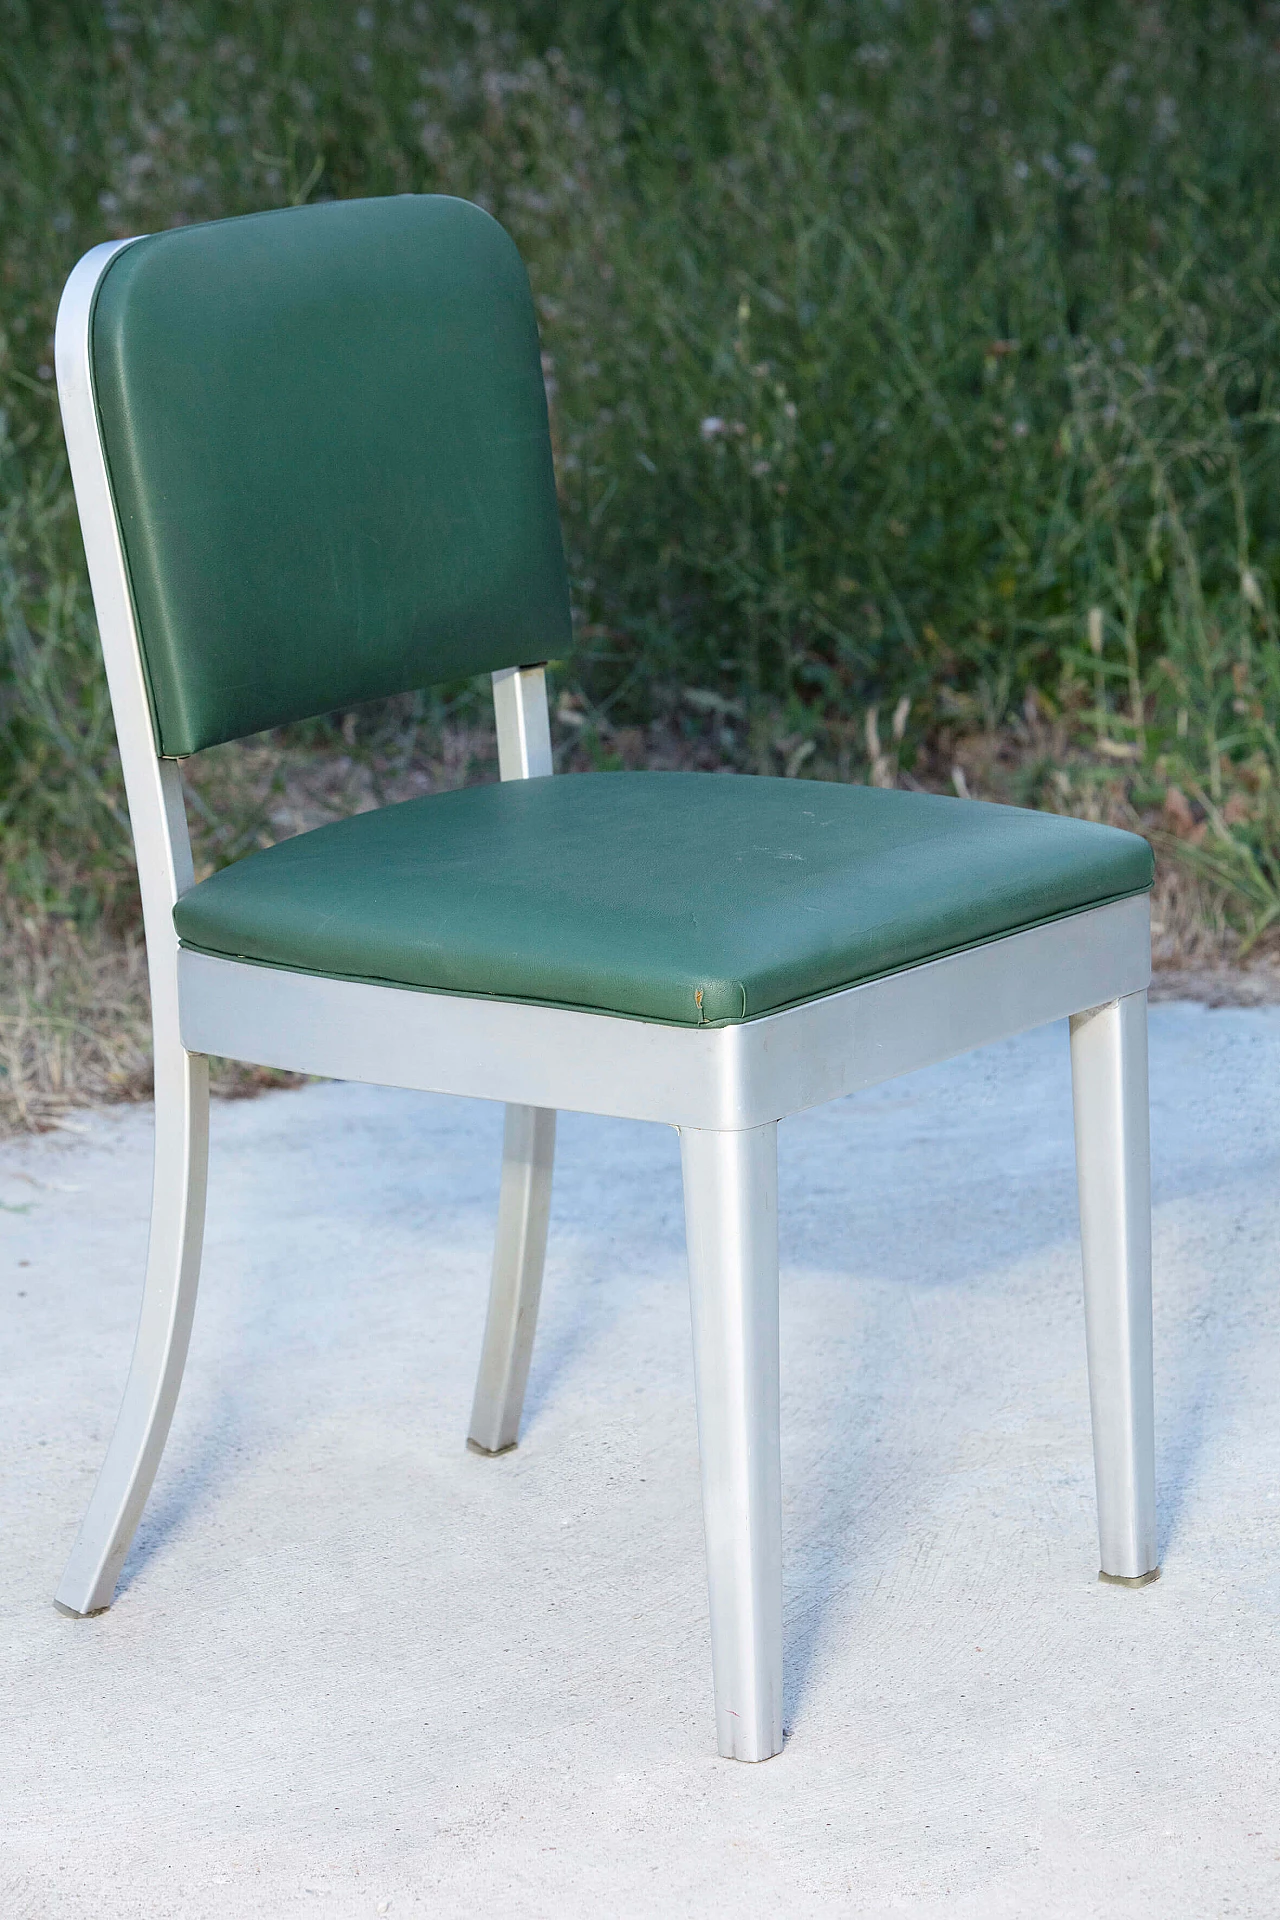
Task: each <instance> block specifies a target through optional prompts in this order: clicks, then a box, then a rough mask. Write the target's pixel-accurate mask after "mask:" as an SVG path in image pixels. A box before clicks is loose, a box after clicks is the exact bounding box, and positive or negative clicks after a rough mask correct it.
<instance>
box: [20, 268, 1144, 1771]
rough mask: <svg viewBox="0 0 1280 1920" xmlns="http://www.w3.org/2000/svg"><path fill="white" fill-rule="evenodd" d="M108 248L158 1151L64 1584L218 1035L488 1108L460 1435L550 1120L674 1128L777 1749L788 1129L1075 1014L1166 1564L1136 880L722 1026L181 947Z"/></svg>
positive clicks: (72, 371)
mask: <svg viewBox="0 0 1280 1920" xmlns="http://www.w3.org/2000/svg"><path fill="white" fill-rule="evenodd" d="M130 244H131V242H129V241H116V242H108V243H106V244H104V245H103V246H100V247H95V248H94V249H93V250H92V251H91V252H90V253H88V254H86V255H85V257H84V258H83V259H82V260H81V261H80V263H79V264H78V265H77V266H76V268H75V269H74V271H73V272H72V274H71V276H70V279H69V280H68V282H67V286H66V289H65V291H64V294H63V298H62V303H61V306H60V308H59V313H58V325H57V335H56V345H55V358H56V362H57V373H58V390H59V396H60V399H61V404H62V412H63V421H64V425H65V429H66V437H67V446H68V453H69V457H70V463H71V473H72V479H73V482H74V485H75V492H76V501H77V505H78V508H79V512H80V520H81V526H82V529H83V533H84V542H85V551H86V555H87V558H88V563H89V575H90V581H91V584H92V588H93V596H94V605H95V608H96V611H97V616H98V625H99V631H100V634H101V639H102V649H103V656H104V660H105V664H106V671H107V680H108V685H109V688H110V693H111V701H112V707H113V709H114V713H115V720H116V730H117V735H118V738H119V743H120V754H121V759H122V762H123V767H124V778H125V789H126V793H127V797H128V803H129V813H130V819H131V823H132V827H133V834H134V842H135V847H136V851H137V862H138V877H139V884H140V888H141V894H142V907H143V919H144V926H145V931H146V940H147V963H148V971H149V976H150V981H151V993H152V1008H153V1023H154V1033H155V1059H156V1164H155V1182H154V1189H153V1196H152V1225H151V1237H150V1242H149V1247H148V1255H147V1271H146V1279H145V1283H144V1290H143V1304H142V1314H141V1320H140V1323H139V1332H138V1338H137V1342H136V1345H135V1349H134V1354H133V1359H132V1362H131V1366H130V1372H129V1378H128V1382H127V1385H126V1390H125V1399H124V1404H123V1406H122V1409H121V1413H120V1417H119V1420H118V1422H117V1425H116V1429H115V1432H114V1434H113V1436H112V1440H111V1443H110V1446H109V1449H108V1453H107V1457H106V1461H105V1464H104V1466H103V1469H102V1473H101V1475H100V1478H99V1480H98V1484H97V1486H96V1488H95V1491H94V1494H93V1496H92V1499H91V1501H90V1505H89V1510H88V1513H87V1514H86V1516H85V1520H84V1523H83V1525H82V1527H81V1529H80V1534H79V1536H78V1538H77V1541H76V1544H75V1547H74V1549H73V1552H72V1555H71V1559H70V1561H69V1563H68V1566H67V1570H66V1573H65V1574H64V1576H63V1580H62V1582H61V1584H60V1586H59V1588H58V1593H57V1602H56V1604H58V1605H59V1606H60V1607H61V1609H62V1610H63V1611H64V1612H67V1613H71V1614H74V1615H77V1616H84V1615H88V1614H92V1613H96V1612H101V1611H102V1610H103V1609H104V1608H106V1607H107V1606H109V1605H110V1602H111V1598H112V1595H113V1593H114V1590H115V1584H116V1581H117V1579H118V1577H119V1573H120V1569H121V1567H122V1565H123V1563H124V1559H125V1556H126V1554H127V1552H128V1549H129V1545H130V1542H131V1540H132V1537H133V1532H134V1529H135V1527H136V1525H137V1522H138V1519H139V1517H140V1515H141V1512H142V1508H143V1506H144V1504H145V1501H146V1497H147V1494H148V1492H149V1490H150V1486H151V1483H152V1480H153V1478H154V1474H155V1471H156V1468H157V1466H158V1464H159V1460H160V1456H161V1453H162V1451H163V1448H164V1443H165V1439H166V1437H167V1434H168V1428H169V1422H170V1419H171V1417H172V1413H173V1407H174V1403H175V1401H176V1398H177V1393H178V1388H179V1385H180V1382H181V1376H182V1369H183V1364H184V1362H185V1358H186V1351H187V1343H188V1338H189V1334H190V1327H191V1316H192V1312H193V1309H194V1303H195V1290H196V1282H197V1278H198V1272H199V1263H200V1247H201V1239H202V1234H203V1221H204V1193H205V1173H206V1166H207V1139H208V1076H207V1056H208V1055H209V1054H211V1053H216V1054H221V1055H225V1056H229V1057H233V1058H238V1059H242V1060H247V1061H253V1062H257V1063H260V1064H262V1065H267V1066H273V1067H280V1068H291V1069H294V1070H297V1071H301V1072H305V1073H312V1074H318V1075H323V1076H325V1077H330V1078H337V1079H352V1080H366V1081H374V1082H378V1083H381V1084H385V1085H389V1086H407V1087H415V1088H422V1089H427V1090H432V1091H438V1092H444V1093H454V1094H466V1095H471V1096H473V1097H477V1098H480V1099H491V1100H501V1101H503V1102H505V1103H506V1106H507V1119H506V1129H505V1137H504V1151H503V1174H502V1188H501V1194H500V1199H499V1210H498V1232H497V1239H496V1245H495V1257H494V1271H493V1279H492V1284H491V1291H490V1303H489V1315H488V1321H487V1324H486V1330H485V1338H484V1349H483V1354H482V1359H481V1367H480V1376H479V1380H478V1382H477V1388H476V1399H475V1406H474V1408H473V1413H472V1419H471V1428H470V1444H471V1445H472V1446H473V1447H474V1448H475V1449H476V1450H477V1451H481V1452H486V1453H496V1452H502V1451H505V1450H506V1449H507V1448H509V1447H510V1446H511V1445H513V1444H514V1443H515V1439H516V1435H517V1430H518V1425H519V1417H520V1408H521V1403H522V1400H523V1393H524V1382H525V1379H526V1377H527V1373H528V1367H529V1356H530V1352H531V1348H532V1340H533V1333H534V1325H535V1321H536V1314H537V1304H538V1293H539V1289H540V1286H541V1278H542V1267H543V1257H544V1251H545V1245H546V1229H547V1213H548V1208H549V1203H550V1191H551V1175H552V1161H553V1156H554V1140H555V1114H556V1110H557V1109H558V1108H576V1109H579V1110H583V1111H587V1112H593V1113H600V1114H619V1115H625V1116H627V1117H630V1118H633V1119H641V1120H652V1121H661V1122H665V1123H667V1124H670V1125H674V1126H676V1127H677V1128H679V1129H680V1132H681V1151H682V1165H683V1172H684V1186H685V1208H686V1226H687V1239H688V1248H689V1273H690V1299H691V1311H692V1320H693V1337H694V1355H695V1374H696V1388H697V1401H698V1428H699V1446H700V1453H701V1459H702V1483H703V1506H704V1521H705V1527H706V1535H707V1551H708V1586H709V1599H710V1612H711V1644H712V1665H713V1673H714V1691H715V1698H716V1720H717V1740H718V1745H719V1749H720V1752H721V1753H722V1754H725V1755H727V1756H729V1757H733V1758H737V1759H744V1760H761V1759H767V1758H769V1757H770V1755H772V1754H775V1753H777V1752H778V1751H780V1749H781V1744H782V1613H781V1567H782V1527H781V1485H780V1475H779V1468H778V1319H777V1312H778V1307H777V1293H778V1257H777V1155H776V1132H777V1125H776V1123H777V1121H778V1120H779V1119H781V1118H783V1117H785V1116H786V1115H788V1114H791V1113H795V1112H798V1111H800V1110H801V1109H803V1108H805V1107H809V1106H813V1105H816V1104H818V1103H820V1102H822V1101H825V1100H830V1099H834V1098H836V1097H838V1096H839V1095H841V1094H845V1093H849V1092H852V1091H854V1090H856V1089H858V1088H861V1087H867V1086H871V1085H874V1084H875V1083H876V1082H878V1081H882V1080H886V1079H891V1078H894V1077H896V1076H897V1075H899V1074H903V1073H907V1072H910V1071H912V1070H914V1069H915V1068H917V1067H922V1066H926V1065H929V1064H932V1063H934V1062H937V1061H940V1060H945V1059H947V1058H950V1057H952V1056H953V1055H955V1054H958V1053H962V1052H966V1051H968V1050H969V1049H971V1048H973V1047H977V1046H981V1045H983V1044H985V1043H986V1042H988V1041H991V1040H995V1039H999V1038H1003V1037H1006V1036H1008V1035H1011V1034H1015V1033H1019V1032H1022V1031H1024V1030H1025V1029H1027V1028H1029V1027H1034V1026H1038V1025H1041V1024H1043V1023H1045V1022H1047V1021H1051V1020H1055V1019H1060V1018H1063V1017H1065V1016H1071V1021H1072V1025H1071V1033H1072V1042H1071V1052H1072V1072H1073V1086H1074V1098H1075V1114H1076V1136H1077V1166H1078V1174H1079V1181H1080V1195H1081V1219H1082V1249H1083V1262H1084V1272H1085V1300H1086V1320H1087V1349H1088V1358H1089V1375H1090V1393H1091V1410H1092V1420H1093V1432H1094V1449H1095V1463H1096V1473H1097V1486H1098V1508H1099V1527H1100V1547H1101V1560H1102V1574H1103V1577H1104V1578H1108V1579H1112V1580H1116V1581H1120V1582H1122V1583H1129V1584H1140V1583H1143V1582H1145V1581H1146V1580H1148V1579H1151V1578H1154V1577H1155V1571H1156V1557H1155V1524H1154V1513H1155V1507H1154V1437H1153V1413H1152V1386H1151V1285H1150V1187H1149V1168H1148V1145H1147V1095H1146V1024H1145V1022H1146V987H1147V984H1148V982H1149V979H1150V971H1151V962H1150V935H1149V914H1148V906H1147V902H1146V900H1145V899H1144V898H1140V899H1130V900H1123V901H1119V902H1115V903H1113V904H1110V905H1107V906H1102V907H1096V908H1092V909H1089V910H1088V911H1085V912H1081V913H1076V914H1071V915H1068V916H1066V917H1064V918H1062V919H1060V920H1056V921H1053V922H1050V923H1047V924H1044V925H1041V926H1036V927H1032V928H1028V929H1025V930H1024V931H1022V932H1019V933H1014V934H1010V935H1007V936H1005V937H1003V938H1001V939H997V940H992V941H989V942H987V943H985V944H983V945H980V946H976V947H972V948H968V949H966V950H964V951H962V952H959V953H955V954H952V955H949V956H946V957H944V958H941V959H937V960H932V961H928V962H926V963H923V964H921V965H918V966H913V967H909V968H905V969H903V970H901V971H900V972H897V973H894V974H890V975H888V976H886V977H884V978H882V979H877V980H872V981H868V982H865V983H863V984H861V985H859V986H855V987H850V988H846V989H844V990H843V991H840V992H837V993H831V994H828V995H826V996H824V997H823V998H821V999H817V1000H813V1001H809V1002H806V1003H804V1004H803V1005H800V1006H796V1007H791V1008H787V1009H784V1010H782V1011H781V1012H777V1013H772V1014H768V1015H765V1016H763V1017H761V1018H758V1019H755V1020H751V1021H746V1022H743V1023H741V1024H739V1025H735V1026H730V1027H722V1028H696V1027H675V1026H666V1025H662V1024H660V1023H655V1022H648V1021H644V1020H634V1019H624V1018H621V1017H619V1016H615V1015H610V1014H602V1013H595V1012H587V1011H581V1010H576V1009H572V1008H560V1007H548V1006H544V1005H534V1004H525V1003H521V1002H515V1001H494V1000H486V999H483V998H480V997H475V998H472V997H467V996H462V995H457V994H444V993H431V992H421V991H417V990H410V989H407V988H397V987H389V986H379V985H371V984H368V983H365V982H360V981H351V980H335V979H328V978H322V977H319V976H313V975H309V974H302V973H291V972H288V971H285V970H282V969H278V968H272V967H266V966H255V965H250V964H248V963H245V962H240V961H232V960H225V959H218V958H215V957H213V956H211V955H207V954H201V953H196V952H191V951H184V950H182V949H180V947H179V945H178V940H177V935H176V932H175V929H174V925H173V908H174V905H175V903H176V901H177V900H178V898H179V896H180V895H181V894H182V893H184V892H185V891H186V890H187V889H188V888H189V887H190V886H192V885H193V884H194V874H193V870H192V862H191V848H190V840H189V836H188V830H187V820H186V814H185V809H184V803H183V795H182V783H181V776H180V773H179V769H178V766H177V765H176V763H175V762H173V761H166V760H162V759H161V758H159V756H158V755H157V752H156V745H155V739H154V735H153V732H152V725H151V714H150V706H149V701H148V697H147V690H146V684H145V680H144V677H143V670H142V661H141V653H140V648H139V643H138V636H137V632H136V628H135V624H134V615H133V607H132V599H131V594H130V589H129V581H128V574H127V567H126V563H125V559H124V554H123V550H122V547H121V542H120V537H119V529H118V526H117V522H116V515H115V509H114V504H113V501H112V498H111V492H110V485H109V481H108V476H107V468H106V461H105V456H104V452H103V448H102V444H101V438H100V433H99V426H98V419H97V413H96V407H95V404H94V396H93V386H92V367H91V360H90V341H89V329H90V324H91V319H92V311H93V301H94V296H95V293H96V289H97V286H98V283H99V281H100V279H101V276H102V273H103V271H104V269H105V267H106V266H107V264H108V263H109V261H110V260H112V259H113V258H114V257H115V255H116V254H117V253H118V252H119V251H120V249H121V248H122V247H124V246H128V245H130ZM493 681H494V706H495V714H496V718H497V723H498V744H499V765H500V773H501V776H502V778H503V779H530V778H542V777H547V776H549V775H550V774H551V773H552V761H551V743H550V733H549V727H548V719H547V709H546V693H545V684H544V679H543V672H542V668H541V667H540V666H529V667H521V668H511V669H507V670H504V671H502V672H500V673H496V674H495V675H494V676H493Z"/></svg>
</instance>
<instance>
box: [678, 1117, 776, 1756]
mask: <svg viewBox="0 0 1280 1920" xmlns="http://www.w3.org/2000/svg"><path fill="white" fill-rule="evenodd" d="M777 1135H778V1129H777V1126H776V1125H775V1124H770V1125H769V1126H764V1127H754V1128H751V1129H750V1130H749V1131H747V1132H743V1133H705V1132H696V1131H693V1130H691V1129H686V1130H682V1132H681V1135H680V1153H681V1160H682V1162H683V1166H684V1209H685V1230H686V1238H687V1241H688V1249H689V1293H690V1300H691V1304H692V1310H693V1361H694V1381H695V1387H696V1392H697V1401H698V1448H699V1452H700V1454H701V1459H702V1513H703V1523H704V1526H705V1528H706V1536H707V1587H708V1594H709V1598H710V1603H711V1665H712V1673H713V1677H714V1683H715V1697H716V1737H717V1742H718V1745H719V1749H720V1752H721V1753H722V1754H723V1755H724V1756H725V1758H726V1759H730V1760H767V1759H769V1758H770V1756H771V1755H772V1754H775V1753H780V1752H781V1751H782V1476H781V1468H780V1460H779V1449H778V1149H777Z"/></svg>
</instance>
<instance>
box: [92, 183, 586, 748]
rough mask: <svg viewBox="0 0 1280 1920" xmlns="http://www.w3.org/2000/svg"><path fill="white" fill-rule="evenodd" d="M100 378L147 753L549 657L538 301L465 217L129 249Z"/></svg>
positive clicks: (305, 214) (505, 244) (506, 255)
mask: <svg viewBox="0 0 1280 1920" xmlns="http://www.w3.org/2000/svg"><path fill="white" fill-rule="evenodd" d="M92 359H93V376H94V387H95V393H96V398H97V405H98V413H99V419H100V421H101V426H102V433H103V439H104V442H105V445H106V452H107V464H108V468H109V471H110V475H111V484H112V490H113V493H114V496H115V502H116V511H117V515H118V517H119V522H120V528H121V533H122V537H123V541H124V548H125V556H126V560H127V562H128V568H129V577H130V582H131V586H132V591H133V598H134V606H135V611H136V615H137V619H138V624H139V627H140V630H141V637H142V649H143V657H144V664H145V669H146V674H147V679H148V682H149V688H150V696H151V703H152V716H153V719H154V722H155V728H156V738H157V744H158V747H159V750H160V752H161V753H164V754H187V753H192V752H194V751H195V750H196V749H197V748H198V747H204V746H211V745H212V744H214V743H215V742H216V741H219V740H230V739H235V738H238V737H240V736H242V735H244V734H247V733H255V732H257V731H258V730H259V729H260V728H263V727H269V726H275V725H277V724H279V723H281V722H283V721H288V720H297V719H301V718H303V717H305V716H307V715H310V714H316V713H323V712H327V711H329V710H330V709H333V708H336V707H345V706H350V705H352V704H354V703H355V702H358V701H361V700H369V699H372V698H374V697H375V696H378V695H382V694H390V693H401V692H404V691H406V690H407V689H409V688H414V687H421V686H426V685H428V684H430V683H431V682H435V681H440V680H447V679H452V678H455V677H459V676H463V675H470V674H473V673H478V672H481V671H484V670H486V669H490V668H494V667H503V666H516V665H520V664H523V663H525V662H528V661H536V660H545V659H548V658H550V657H553V656H555V655H556V654H558V653H561V652H563V651H564V649H565V647H566V645H567V644H568V639H569V596H568V588H567V584H566V578H565V567H564V555H563V552H562V548H561V543H560V528H559V521H558V518H557V513H556V498H555V481H554V476H553V472H552V465H551V446H550V438H549V435H548V431H547V408H546V397H545V393H544V390H543V383H542V369H541V357H540V353H539V346H538V330H537V324H536V321H535V318H534V311H533V302H532V299H531V297H530V293H529V282H528V279H527V276H526V274H525V270H524V266H523V264H522V262H521V260H520V256H519V254H518V253H517V252H516V249H515V247H514V245H513V244H512V242H511V240H510V239H509V238H508V237H507V235H506V234H505V233H504V232H503V230H502V228H501V227H500V226H498V224H497V223H496V221H494V220H491V219H490V217H489V216H488V214H486V213H483V212H482V211H481V210H480V208H479V207H474V206H471V205H469V204H468V203H467V202H466V201H462V200H451V199H445V198H437V197H416V196H412V195H406V196H404V197H402V198H398V199H387V200H355V201H345V202H333V203H330V204H326V205H322V206H316V207H295V208H288V209H284V210H281V211H279V212H275V213H261V214H251V215H249V216H247V217H246V218H243V219H238V220H223V221H218V222H216V223H214V224H212V225H209V226H203V227H186V228H179V229H177V230H175V231H173V232H170V233H162V234H156V235H154V236H152V237H151V238H149V239H146V240H139V241H137V242H135V243H134V244H133V245H132V246H129V247H126V248H125V249H124V250H123V251H122V252H121V253H119V254H118V255H117V256H116V258H115V259H114V260H113V261H112V262H111V264H110V265H109V266H108V268H107V270H106V273H105V274H104V276H103V280H102V283H101V286H100V288H99V291H98V296H97V301H96V304H95V307H94V313H93V319H92Z"/></svg>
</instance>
